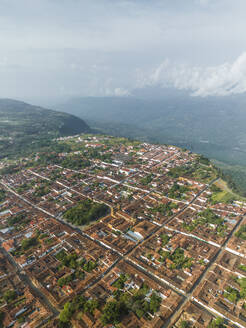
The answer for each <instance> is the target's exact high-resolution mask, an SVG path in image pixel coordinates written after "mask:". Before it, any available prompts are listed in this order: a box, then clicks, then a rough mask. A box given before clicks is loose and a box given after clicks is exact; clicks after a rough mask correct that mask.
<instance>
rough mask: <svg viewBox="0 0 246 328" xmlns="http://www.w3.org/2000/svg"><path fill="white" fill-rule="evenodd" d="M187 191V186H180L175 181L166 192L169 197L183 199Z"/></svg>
mask: <svg viewBox="0 0 246 328" xmlns="http://www.w3.org/2000/svg"><path fill="white" fill-rule="evenodd" d="M187 191H189V188H188V187H187V186H180V185H179V184H177V183H174V184H173V186H172V187H171V189H170V190H169V192H168V197H170V198H176V199H184V198H185V195H184V194H185V193H186V192H187Z"/></svg>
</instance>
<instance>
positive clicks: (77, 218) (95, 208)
mask: <svg viewBox="0 0 246 328" xmlns="http://www.w3.org/2000/svg"><path fill="white" fill-rule="evenodd" d="M108 210H109V208H108V206H107V205H105V204H99V203H95V202H92V201H91V200H85V201H83V202H80V203H79V204H78V205H76V206H75V207H73V208H71V209H69V210H68V211H67V212H66V213H65V214H64V219H66V220H67V221H69V222H71V223H73V224H75V225H84V224H88V223H90V222H92V221H95V220H97V219H99V218H100V217H102V216H104V215H106V214H107V213H108Z"/></svg>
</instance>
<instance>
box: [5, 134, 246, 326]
mask: <svg viewBox="0 0 246 328" xmlns="http://www.w3.org/2000/svg"><path fill="white" fill-rule="evenodd" d="M57 142H58V144H59V145H60V148H59V149H56V150H53V151H50V152H47V153H35V154H33V155H32V156H30V157H29V158H22V159H21V160H20V161H19V162H18V163H17V164H16V165H15V168H14V169H13V170H9V171H8V170H7V164H6V163H0V166H1V168H2V169H5V171H6V172H5V174H2V175H1V179H0V246H1V248H0V286H1V288H0V327H14V328H17V327H23V328H29V327H30V328H34V327H46V328H52V327H75V328H103V327H106V328H112V327H115V328H142V327H143V328H164V327H170V328H171V327H172V328H186V327H187V328H188V327H195V328H204V327H205V328H207V327H208V328H216V327H219V328H223V327H235V328H243V327H246V218H245V214H246V202H245V203H244V201H243V200H240V199H236V198H235V199H234V200H233V199H231V198H228V199H225V197H224V199H223V197H221V195H222V194H223V195H224V194H225V192H224V191H222V189H221V185H220V183H221V181H220V180H221V178H220V177H219V175H218V172H217V170H216V168H215V167H214V166H213V165H212V164H211V162H210V161H208V160H207V159H206V158H205V157H203V156H199V155H197V154H194V153H191V152H190V151H188V150H185V149H180V148H178V147H174V146H167V145H153V144H147V143H141V142H138V141H130V140H128V139H123V138H113V137H109V136H103V135H86V134H85V135H79V136H74V137H64V138H60V139H59V140H57Z"/></svg>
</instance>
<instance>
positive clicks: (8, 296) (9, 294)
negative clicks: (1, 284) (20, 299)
mask: <svg viewBox="0 0 246 328" xmlns="http://www.w3.org/2000/svg"><path fill="white" fill-rule="evenodd" d="M16 297H17V294H16V291H14V290H12V289H11V290H7V291H6V292H5V293H4V294H3V299H4V300H5V302H7V303H11V302H13V301H14V300H15V299H16Z"/></svg>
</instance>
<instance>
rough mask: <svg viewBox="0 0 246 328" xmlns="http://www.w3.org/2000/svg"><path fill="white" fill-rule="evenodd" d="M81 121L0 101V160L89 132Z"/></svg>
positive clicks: (17, 103) (24, 104)
mask: <svg viewBox="0 0 246 328" xmlns="http://www.w3.org/2000/svg"><path fill="white" fill-rule="evenodd" d="M89 131H90V129H89V127H88V126H87V124H86V123H85V122H84V121H82V120H81V119H79V118H77V117H75V116H72V115H69V114H65V113H61V112H56V111H52V110H48V109H44V108H41V107H37V106H32V105H29V104H26V103H23V102H20V101H15V100H10V99H1V100H0V158H3V157H6V156H11V155H13V156H16V155H24V154H26V153H30V152H32V151H37V150H39V149H40V148H43V147H45V146H49V145H50V142H51V140H52V139H53V138H55V137H58V136H66V135H74V134H79V133H83V132H89Z"/></svg>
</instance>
